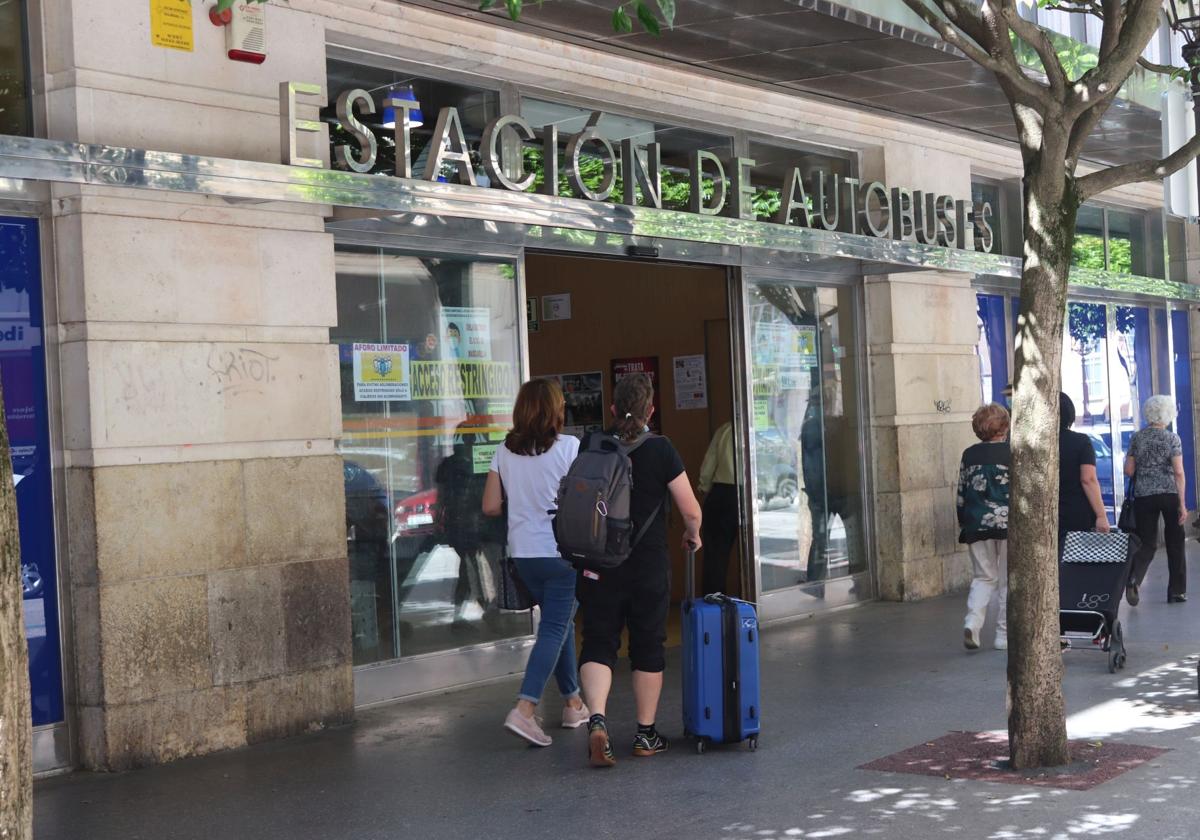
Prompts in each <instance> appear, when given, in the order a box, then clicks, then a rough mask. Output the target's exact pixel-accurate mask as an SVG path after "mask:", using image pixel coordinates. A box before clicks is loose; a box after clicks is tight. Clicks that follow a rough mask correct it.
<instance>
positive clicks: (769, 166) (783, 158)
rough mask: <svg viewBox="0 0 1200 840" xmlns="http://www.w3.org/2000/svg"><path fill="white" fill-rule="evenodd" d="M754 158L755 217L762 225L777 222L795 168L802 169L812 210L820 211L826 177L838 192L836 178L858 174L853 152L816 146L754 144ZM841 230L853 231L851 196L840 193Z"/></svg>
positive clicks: (752, 145) (826, 182)
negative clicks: (820, 194)
mask: <svg viewBox="0 0 1200 840" xmlns="http://www.w3.org/2000/svg"><path fill="white" fill-rule="evenodd" d="M750 158H751V159H752V160H753V161H754V163H755V165H754V168H753V169H752V170H750V183H751V184H753V185H754V216H755V218H756V219H758V220H759V221H760V222H773V221H775V219H776V214H777V213H778V212H779V205H780V202H781V201H782V198H783V191H784V190H785V189H786V187H787V184H788V183H789V181H790V178H791V175H792V169H793V167H797V168H799V169H800V175H801V178H802V179H803V180H804V186H805V190H806V192H807V195H808V203H809V210H810V211H811V210H814V209H815V208H816V204H815V202H816V196H817V190H818V186H817V184H818V182H819V180H820V179H821V177H822V176H823V177H824V178H825V184H826V189H829V190H830V191H832V190H833V189H834V187H833V183H834V178H833V176H835V175H837V176H841V177H844V178H853V177H854V176H855V175H856V174H857V172H858V160H857V157H856V156H855V155H854V154H853V153H852V152H845V151H841V150H838V149H825V148H822V149H817V148H815V147H806V148H801V147H796V146H778V145H775V144H772V143H765V142H759V141H756V140H751V141H750ZM838 199H839V205H840V206H839V210H838V225H837V229H838V230H849V229H850V225H849V224H848V223H847V221H846V218H847V214H849V213H850V212H851V211H850V201H849V199H850V194H849V193H848V192H844V194H843V193H839V195H838Z"/></svg>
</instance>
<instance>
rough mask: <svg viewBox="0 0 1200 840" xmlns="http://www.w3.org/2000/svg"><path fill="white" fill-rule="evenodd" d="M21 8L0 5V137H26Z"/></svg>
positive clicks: (19, 5) (19, 4)
mask: <svg viewBox="0 0 1200 840" xmlns="http://www.w3.org/2000/svg"><path fill="white" fill-rule="evenodd" d="M24 7H25V4H24V3H22V2H17V0H12V2H7V3H4V2H0V134H11V135H15V136H22V135H26V134H29V133H30V132H29V86H28V81H27V77H26V70H25V22H24V21H23V20H22V18H23V10H24Z"/></svg>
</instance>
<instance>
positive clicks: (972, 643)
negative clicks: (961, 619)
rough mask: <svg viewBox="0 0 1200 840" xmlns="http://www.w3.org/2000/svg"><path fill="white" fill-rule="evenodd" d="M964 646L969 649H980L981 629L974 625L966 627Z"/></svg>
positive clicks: (964, 630) (964, 629)
mask: <svg viewBox="0 0 1200 840" xmlns="http://www.w3.org/2000/svg"><path fill="white" fill-rule="evenodd" d="M963 646H964V647H965V648H966V649H967V650H979V631H978V630H976V629H975V628H973V627H964V628H963Z"/></svg>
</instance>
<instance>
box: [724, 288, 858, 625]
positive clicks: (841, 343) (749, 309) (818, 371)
mask: <svg viewBox="0 0 1200 840" xmlns="http://www.w3.org/2000/svg"><path fill="white" fill-rule="evenodd" d="M858 296H859V295H858V290H857V288H855V287H852V286H840V287H818V286H815V285H808V284H803V283H797V282H794V281H784V280H774V279H766V278H759V277H757V276H754V277H751V278H748V279H747V282H746V283H745V289H744V298H743V299H744V317H745V334H746V339H747V343H748V348H747V353H748V370H749V372H750V375H749V377H748V382H747V390H748V391H749V392H750V393H749V399H750V412H749V414H750V424H749V425H750V428H749V430H748V437H749V441H750V446H749V451H750V474H751V486H752V488H753V491H752V492H753V495H752V500H753V507H754V516H753V522H754V528H753V533H752V537H751V538H752V540H753V551H752V553H751V556H752V557H754V558H756V563H757V568H756V570H755V571H756V575H757V583H758V586H757V589H758V592H759V596H760V604H761V607H762V609H763V614H764V617H765V618H772V617H780V616H782V615H787V614H790V613H795V612H802V611H804V610H806V609H808V610H810V609H813V608H814V607H817V608H820V607H823V606H832V605H834V604H836V603H841V602H844V601H846V600H853V599H854V598H856V597H860V596H861V595H865V594H869V586H865V585H864V586H855V585H854V583H855V576H856V575H860V574H862V575H863V577H864V581H865V573H866V572H867V571H868V563H867V551H866V539H865V527H864V519H865V517H864V506H863V480H862V465H863V459H862V447H861V440H862V411H861V405H860V398H859V358H860V354H859V350H858V347H859V344H858V323H857V312H858Z"/></svg>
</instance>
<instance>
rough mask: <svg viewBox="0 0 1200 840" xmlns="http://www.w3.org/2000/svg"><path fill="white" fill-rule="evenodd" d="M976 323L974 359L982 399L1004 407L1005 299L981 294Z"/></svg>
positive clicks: (1006, 357)
mask: <svg viewBox="0 0 1200 840" xmlns="http://www.w3.org/2000/svg"><path fill="white" fill-rule="evenodd" d="M977 302H978V308H977V310H976V320H977V324H978V327H979V339H978V340H977V341H976V343H975V357H976V358H977V359H978V361H979V382H980V398H981V400H982V401H983V402H985V403H989V402H994V403H1000V405H1005V404H1006V402H1007V398H1006V397H1005V396H1004V388H1005V386H1007V385H1008V383H1009V378H1008V331H1007V330H1006V329H1005V326H1004V296H1003V295H978V296H977Z"/></svg>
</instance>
